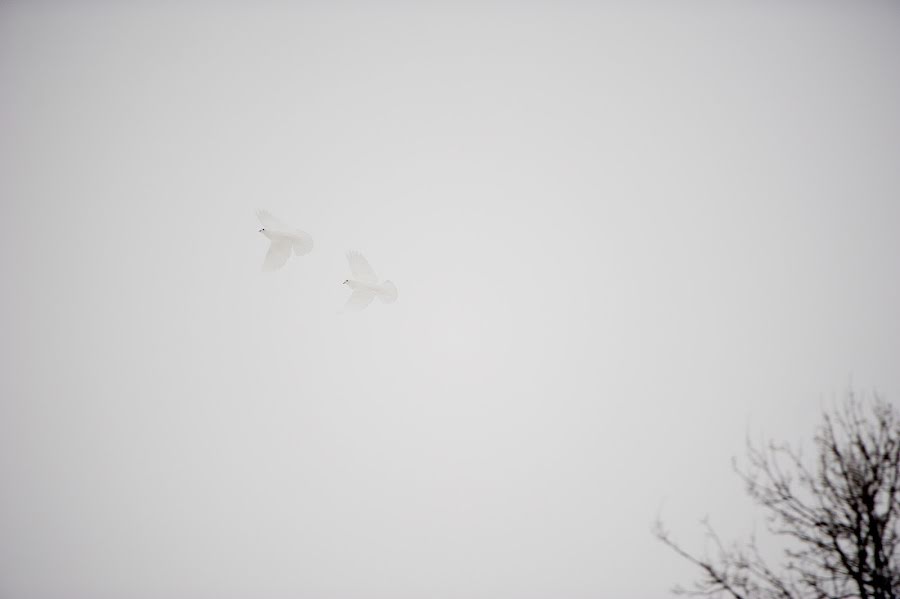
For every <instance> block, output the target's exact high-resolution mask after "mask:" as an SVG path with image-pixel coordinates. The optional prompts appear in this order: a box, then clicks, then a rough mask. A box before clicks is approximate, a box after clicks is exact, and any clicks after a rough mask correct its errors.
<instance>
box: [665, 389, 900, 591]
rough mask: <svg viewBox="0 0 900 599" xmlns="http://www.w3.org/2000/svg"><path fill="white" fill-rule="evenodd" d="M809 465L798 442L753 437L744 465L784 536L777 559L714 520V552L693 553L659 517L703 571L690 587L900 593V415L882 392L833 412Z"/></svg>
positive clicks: (774, 530) (771, 522)
mask: <svg viewBox="0 0 900 599" xmlns="http://www.w3.org/2000/svg"><path fill="white" fill-rule="evenodd" d="M815 448H816V454H817V455H816V458H815V459H814V460H813V462H812V464H811V465H809V464H808V463H807V462H806V461H805V460H804V459H803V456H802V455H801V453H800V451H799V450H796V449H793V448H792V447H790V446H788V445H785V444H776V443H772V442H769V443H768V444H764V445H762V446H761V447H757V446H754V445H753V444H752V443H750V442H748V444H747V462H748V465H747V466H746V467H744V468H740V467H738V466H737V464H735V470H736V472H737V473H738V475H739V476H740V477H741V478H742V479H743V480H744V482H745V484H746V488H747V493H748V495H749V496H750V497H751V498H752V499H753V500H754V502H755V503H757V504H758V505H760V506H762V508H763V509H764V511H765V512H766V516H767V518H766V523H767V529H768V531H769V532H770V533H771V534H773V535H775V536H776V537H779V538H781V539H782V540H783V541H784V547H783V549H782V552H783V553H782V559H781V561H780V563H779V564H778V565H777V567H773V566H770V565H769V564H768V562H767V560H766V559H765V556H764V555H763V554H762V552H761V551H760V550H759V549H758V546H757V543H756V539H755V538H754V537H751V538H750V539H749V540H747V541H744V542H737V543H733V544H730V545H725V544H724V543H722V541H721V540H720V538H719V537H718V535H717V534H716V533H715V531H714V530H713V529H712V527H711V526H709V524H708V523H707V522H704V526H705V527H706V532H707V535H708V536H709V538H710V539H711V541H712V544H713V546H714V547H715V550H716V551H715V555H713V556H710V555H697V554H693V553H690V552H688V551H686V550H685V549H683V548H682V546H680V545H679V544H677V543H676V542H675V541H674V540H672V538H671V536H670V535H669V533H668V531H666V529H665V528H664V527H663V525H662V523H661V522H660V521H657V523H656V526H655V529H654V534H655V535H656V536H657V538H659V539H660V540H661V541H662V542H663V543H665V544H666V545H668V546H669V547H671V548H672V549H674V550H675V551H676V552H677V553H678V554H679V555H681V556H682V557H684V558H685V559H687V560H689V561H690V562H691V563H693V564H695V565H696V566H698V567H699V568H700V570H701V571H702V575H701V577H700V578H699V579H698V580H697V581H696V582H695V583H694V585H693V586H692V587H691V588H688V589H685V588H682V587H676V589H675V592H676V593H679V594H686V595H705V596H722V595H726V596H731V597H734V598H735V599H758V598H766V599H775V598H778V599H806V598H815V599H846V598H851V597H855V598H860V599H900V552H898V545H900V414H898V410H897V409H896V408H895V407H894V406H892V405H891V404H890V403H888V402H887V401H885V400H883V399H880V398H878V397H876V398H874V399H873V400H869V401H860V400H858V399H856V398H855V397H854V396H853V395H852V394H851V395H850V397H849V398H848V399H847V400H846V402H844V404H843V405H842V406H841V407H840V408H838V409H835V410H834V411H833V412H832V413H827V412H826V413H825V414H824V418H823V422H822V424H821V426H820V427H819V429H818V432H817V434H816V436H815Z"/></svg>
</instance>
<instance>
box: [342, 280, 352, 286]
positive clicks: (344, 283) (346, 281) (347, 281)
mask: <svg viewBox="0 0 900 599" xmlns="http://www.w3.org/2000/svg"><path fill="white" fill-rule="evenodd" d="M349 282H350V279H346V280H345V281H344V282H343V283H341V285H346V284H347V283H349Z"/></svg>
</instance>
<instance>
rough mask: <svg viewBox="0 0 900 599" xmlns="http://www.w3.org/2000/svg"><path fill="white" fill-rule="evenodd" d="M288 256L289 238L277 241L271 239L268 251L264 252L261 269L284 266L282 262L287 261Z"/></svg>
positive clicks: (289, 252)
mask: <svg viewBox="0 0 900 599" xmlns="http://www.w3.org/2000/svg"><path fill="white" fill-rule="evenodd" d="M290 257H291V240H290V239H279V240H278V241H273V242H272V244H271V245H270V246H269V251H268V252H267V253H266V259H265V260H263V270H265V271H273V270H278V269H279V268H281V267H282V266H284V263H285V262H287V259H288V258H290Z"/></svg>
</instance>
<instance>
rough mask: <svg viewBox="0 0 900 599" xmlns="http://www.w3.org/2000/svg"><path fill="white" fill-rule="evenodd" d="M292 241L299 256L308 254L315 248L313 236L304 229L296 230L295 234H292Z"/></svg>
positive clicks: (295, 252)
mask: <svg viewBox="0 0 900 599" xmlns="http://www.w3.org/2000/svg"><path fill="white" fill-rule="evenodd" d="M291 242H292V243H293V246H294V254H296V255H297V256H302V255H303V254H308V253H310V252H311V251H312V249H313V240H312V237H311V236H310V235H309V233H304V232H303V231H294V234H293V235H291Z"/></svg>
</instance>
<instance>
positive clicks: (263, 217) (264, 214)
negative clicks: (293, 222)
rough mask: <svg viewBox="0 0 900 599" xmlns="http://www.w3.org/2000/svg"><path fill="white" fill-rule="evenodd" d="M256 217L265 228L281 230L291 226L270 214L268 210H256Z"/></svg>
mask: <svg viewBox="0 0 900 599" xmlns="http://www.w3.org/2000/svg"><path fill="white" fill-rule="evenodd" d="M256 217H257V218H258V219H259V222H261V223H262V226H263V227H264V228H266V229H271V230H273V231H283V232H287V231H290V230H291V228H290V227H289V226H288V225H286V224H285V223H284V222H282V221H280V220H278V219H277V218H275V217H274V216H272V214H271V213H270V212H269V211H268V210H257V211H256Z"/></svg>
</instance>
